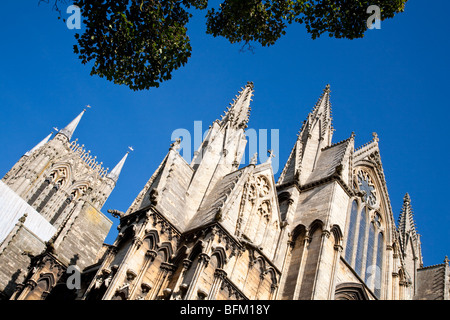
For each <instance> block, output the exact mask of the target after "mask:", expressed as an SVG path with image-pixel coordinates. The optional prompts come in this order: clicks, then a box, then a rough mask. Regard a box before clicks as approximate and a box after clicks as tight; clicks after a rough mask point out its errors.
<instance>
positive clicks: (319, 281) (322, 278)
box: [312, 230, 330, 300]
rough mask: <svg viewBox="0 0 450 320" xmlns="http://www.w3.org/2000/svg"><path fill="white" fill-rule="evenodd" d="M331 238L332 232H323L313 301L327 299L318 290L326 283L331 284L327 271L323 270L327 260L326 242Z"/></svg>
mask: <svg viewBox="0 0 450 320" xmlns="http://www.w3.org/2000/svg"><path fill="white" fill-rule="evenodd" d="M329 238H330V232H329V231H328V230H323V231H322V235H321V240H320V251H319V257H318V259H317V265H316V277H315V279H314V284H313V290H312V291H313V292H312V299H313V300H323V299H325V298H326V295H324V294H321V293H320V292H319V290H318V288H319V287H320V286H321V285H325V284H326V283H329V279H327V278H326V270H322V266H323V265H324V260H325V259H326V258H327V257H325V255H326V252H324V251H326V250H325V249H326V247H325V245H326V241H327V239H329Z"/></svg>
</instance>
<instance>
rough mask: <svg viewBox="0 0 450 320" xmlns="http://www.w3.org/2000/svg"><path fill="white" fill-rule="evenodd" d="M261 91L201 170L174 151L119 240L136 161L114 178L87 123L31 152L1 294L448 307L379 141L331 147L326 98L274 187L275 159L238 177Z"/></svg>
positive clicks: (244, 103) (15, 196)
mask: <svg viewBox="0 0 450 320" xmlns="http://www.w3.org/2000/svg"><path fill="white" fill-rule="evenodd" d="M253 93H254V88H253V84H252V83H247V85H246V86H245V87H244V88H242V89H241V91H240V92H239V94H238V95H237V98H236V99H235V100H233V103H232V104H231V106H230V107H229V108H228V109H227V111H226V112H225V115H224V116H223V117H222V119H221V120H216V121H215V122H213V123H212V124H211V126H210V128H209V131H208V133H207V134H206V136H205V138H204V140H203V142H202V143H201V145H200V147H199V149H198V150H197V151H196V152H195V153H194V156H193V159H192V161H191V163H188V162H187V161H186V160H185V159H184V158H183V157H182V156H181V155H180V153H179V152H180V151H181V150H180V141H179V140H177V141H175V142H174V143H173V144H172V145H171V146H170V149H169V150H168V152H167V154H166V156H165V157H164V159H162V161H161V162H160V165H159V166H158V167H157V168H155V171H154V173H153V175H152V176H151V177H149V179H148V181H147V183H146V184H145V185H144V186H143V187H142V191H140V193H139V194H138V195H137V196H136V198H135V199H134V200H133V201H131V200H132V199H130V202H131V205H130V206H129V208H128V210H126V212H121V211H119V210H108V211H109V213H110V214H111V215H110V216H112V217H113V218H114V219H120V224H119V227H118V235H117V238H116V239H115V241H114V242H113V243H112V244H106V243H104V241H105V238H106V236H107V234H108V232H109V230H110V228H111V226H112V221H111V220H110V219H109V218H108V216H106V215H105V213H104V212H102V211H101V210H102V207H103V204H104V203H105V201H106V200H107V199H108V197H109V196H110V194H111V192H112V191H113V189H114V187H115V186H116V184H117V183H118V181H119V176H120V173H121V170H122V168H123V166H124V165H125V163H126V159H127V156H128V153H126V154H125V155H124V156H123V158H122V159H117V160H116V161H117V162H116V163H117V165H115V167H114V168H113V169H111V170H109V169H107V168H104V165H103V163H101V162H99V160H97V158H96V156H93V155H92V154H91V153H90V151H88V150H86V148H85V146H84V145H83V144H82V142H81V141H78V140H77V139H73V135H74V132H75V130H76V128H77V125H78V124H79V122H80V121H82V117H83V115H84V113H85V112H84V111H83V112H81V114H79V115H78V116H77V117H76V118H75V119H74V120H73V121H72V122H70V123H69V124H68V125H67V126H66V127H64V129H62V130H57V132H56V133H55V134H54V136H53V135H52V134H51V135H49V136H47V137H46V138H45V139H44V140H42V141H41V142H40V143H38V144H37V145H36V146H35V147H34V148H31V149H30V150H29V151H27V152H26V153H24V155H23V156H22V157H21V158H20V159H18V161H17V163H16V164H14V166H13V167H12V168H11V169H10V170H9V171H8V172H7V173H6V175H5V176H4V177H3V178H2V180H1V182H0V298H1V299H4V300H378V299H380V300H448V299H449V296H450V268H449V261H448V259H447V258H445V259H443V263H442V264H439V265H433V266H424V265H423V262H422V252H421V239H420V236H419V234H418V233H417V231H416V226H415V222H414V218H413V211H412V204H413V199H411V198H410V196H409V195H408V194H407V193H406V194H405V196H404V199H403V206H402V209H401V212H400V214H399V218H398V219H397V221H395V220H394V212H393V211H392V208H391V204H390V199H389V195H388V188H387V183H386V177H385V175H384V171H383V165H382V161H381V156H380V147H379V139H378V136H377V135H376V134H375V133H374V134H373V139H372V140H371V141H368V142H367V143H366V144H364V145H363V146H355V136H354V134H352V135H350V136H349V137H348V138H347V139H345V140H343V141H340V142H333V139H332V138H333V132H334V128H333V125H332V116H331V103H330V87H329V86H327V87H326V88H325V89H324V90H323V93H322V94H321V95H320V97H319V99H318V101H317V103H316V104H315V105H314V106H313V108H312V110H311V112H310V113H309V114H308V115H307V117H306V120H305V121H303V124H302V126H301V128H300V131H299V134H298V137H297V139H296V141H295V143H294V145H293V146H292V151H291V152H290V155H289V157H288V159H287V162H286V163H285V164H284V166H283V170H282V172H281V174H280V175H279V178H278V179H277V180H275V177H274V172H273V169H272V164H271V159H272V158H271V157H269V158H268V160H267V161H265V162H263V163H258V161H257V159H258V158H257V156H255V157H253V158H252V160H251V161H250V163H249V164H248V165H241V159H242V157H243V155H244V153H245V150H246V143H247V138H246V128H247V123H248V121H249V116H250V103H251V98H252V96H253ZM301 120H302V119H299V123H300V122H301ZM293 140H295V139H293ZM405 187H406V186H405Z"/></svg>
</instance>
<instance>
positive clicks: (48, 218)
mask: <svg viewBox="0 0 450 320" xmlns="http://www.w3.org/2000/svg"><path fill="white" fill-rule="evenodd" d="M85 111H86V110H83V111H82V112H81V113H80V114H79V115H78V116H77V117H76V118H75V119H74V120H73V121H71V122H70V123H69V124H68V125H67V126H66V127H64V128H63V129H62V130H59V131H57V133H56V135H55V136H54V137H53V138H51V135H52V134H50V135H48V136H47V137H46V138H45V139H44V140H42V141H41V142H40V143H39V144H37V145H36V146H35V147H34V148H32V149H31V150H30V151H28V152H26V153H25V154H24V155H23V156H22V157H21V158H20V159H19V161H18V162H17V163H16V164H15V165H14V166H13V167H12V168H11V170H9V172H8V173H7V174H6V175H5V176H4V177H3V179H2V181H1V187H2V192H6V193H7V194H11V195H12V197H13V199H15V200H12V199H9V200H8V201H7V200H5V199H6V198H5V197H4V198H3V199H4V200H3V201H4V202H8V203H3V206H2V208H1V209H0V210H1V212H0V214H1V215H2V224H3V230H4V235H3V236H2V239H1V249H0V260H4V261H1V263H2V264H3V263H7V261H9V263H10V264H11V265H15V266H16V270H5V269H4V270H3V273H11V272H13V273H14V272H16V273H17V279H18V280H19V279H21V278H22V277H24V276H27V277H31V278H32V277H34V276H35V275H25V273H26V269H27V266H26V264H29V263H30V258H31V262H32V263H35V264H37V265H39V268H40V267H42V265H43V264H44V262H43V256H42V252H44V251H45V252H48V253H49V254H51V256H52V260H54V261H57V263H56V262H55V265H58V266H59V267H58V268H59V269H58V268H56V267H55V270H56V269H58V271H54V272H53V271H51V272H50V271H49V273H51V274H52V275H53V277H52V281H53V282H55V281H57V279H58V278H59V277H60V276H61V270H65V268H67V266H69V265H75V266H76V267H77V268H78V269H80V270H81V269H83V268H84V267H86V266H87V265H90V264H92V263H93V262H94V259H95V257H96V255H97V253H98V251H99V250H100V248H101V246H102V243H103V241H104V239H105V237H106V235H107V233H108V232H109V229H110V227H111V225H112V222H111V221H110V220H109V219H108V218H107V217H106V216H105V215H104V214H103V213H101V212H100V210H101V208H102V206H103V204H104V203H105V201H106V200H107V199H108V197H109V195H110V194H111V192H112V190H113V189H114V187H115V185H116V183H117V179H118V177H119V174H120V171H121V169H122V167H123V164H124V161H125V159H126V155H125V157H124V158H123V159H122V160H121V161H120V162H119V164H118V165H117V166H116V167H115V168H114V169H113V170H112V171H111V172H109V173H108V169H105V168H103V164H102V163H101V162H100V163H99V162H98V161H97V159H96V157H95V156H92V155H91V154H90V151H86V149H85V147H84V145H80V144H79V143H78V140H77V139H75V140H72V136H73V135H74V132H75V130H76V128H77V126H78V124H79V122H80V120H81V119H82V117H83V115H84V113H85ZM20 208H21V209H20ZM22 215H24V216H22ZM8 219H9V221H10V223H12V224H10V225H8V223H7V221H8ZM21 219H22V220H23V221H22V224H20V221H19V220H21ZM16 222H18V223H19V226H16V227H14V226H13V225H14V223H16ZM12 252H15V253H17V254H19V255H20V254H21V253H22V252H25V253H26V255H25V256H23V257H22V258H21V259H15V260H14V261H12V257H10V255H11V254H12ZM27 256H28V257H27ZM39 256H41V259H40V260H39V259H38V258H37V257H39ZM46 258H48V257H46ZM38 260H39V261H38ZM35 267H36V265H35ZM0 279H2V276H1V275H0ZM5 279H6V275H5ZM35 281H36V283H38V282H39V279H35ZM19 282H20V281H19ZM54 284H55V283H53V285H54ZM2 286H5V287H2V288H1V289H2V290H5V289H6V291H7V292H4V294H5V295H10V294H11V290H12V288H13V287H14V285H13V284H11V283H10V284H8V285H5V283H4V282H3V283H2ZM46 286H50V287H51V286H52V285H50V284H48V283H47V284H46ZM43 287H45V286H44V285H43ZM16 288H17V287H16ZM19 289H21V288H20V287H19ZM41 289H42V288H41ZM42 291H43V290H40V291H39V292H37V291H36V290H34V288H32V287H30V288H27V289H26V290H25V289H24V290H23V291H20V290H19V291H18V292H16V298H18V297H20V298H21V299H25V298H26V297H27V296H28V295H33V296H35V295H39V294H42ZM44 291H46V290H44Z"/></svg>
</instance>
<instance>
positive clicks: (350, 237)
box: [345, 201, 358, 263]
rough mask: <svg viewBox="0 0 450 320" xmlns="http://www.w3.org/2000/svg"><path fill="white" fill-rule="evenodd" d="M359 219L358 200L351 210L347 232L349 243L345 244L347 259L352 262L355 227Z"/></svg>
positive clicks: (354, 202)
mask: <svg viewBox="0 0 450 320" xmlns="http://www.w3.org/2000/svg"><path fill="white" fill-rule="evenodd" d="M357 219H358V203H357V202H356V201H353V202H352V209H351V211H350V222H349V226H348V232H347V244H346V246H345V260H347V262H349V263H351V262H352V258H353V251H354V250H353V249H354V243H355V229H356V223H357Z"/></svg>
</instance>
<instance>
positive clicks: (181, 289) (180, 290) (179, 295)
mask: <svg viewBox="0 0 450 320" xmlns="http://www.w3.org/2000/svg"><path fill="white" fill-rule="evenodd" d="M191 265H192V261H191V260H189V259H187V258H186V259H184V260H183V269H182V270H181V273H180V276H179V277H178V279H177V282H176V283H175V286H174V289H175V290H177V289H178V291H177V292H175V293H174V299H175V300H180V299H182V298H183V296H184V295H185V294H186V289H187V287H184V286H182V282H183V279H184V277H185V276H186V272H187V271H188V270H189V268H190V267H191Z"/></svg>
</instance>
